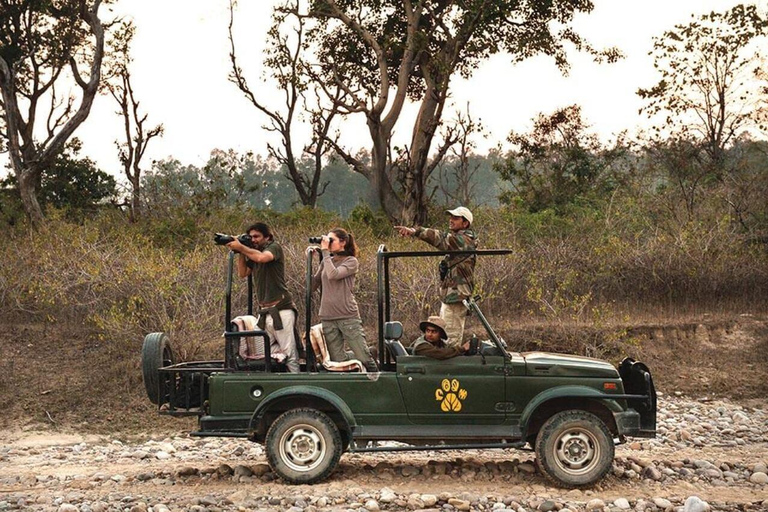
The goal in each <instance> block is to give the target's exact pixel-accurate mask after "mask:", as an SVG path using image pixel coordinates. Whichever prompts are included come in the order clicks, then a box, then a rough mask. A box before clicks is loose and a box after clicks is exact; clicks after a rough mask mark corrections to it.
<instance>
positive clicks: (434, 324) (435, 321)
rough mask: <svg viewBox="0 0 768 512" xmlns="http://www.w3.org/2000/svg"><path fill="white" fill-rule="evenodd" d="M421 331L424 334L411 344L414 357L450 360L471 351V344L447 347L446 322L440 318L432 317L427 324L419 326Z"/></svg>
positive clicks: (423, 323)
mask: <svg viewBox="0 0 768 512" xmlns="http://www.w3.org/2000/svg"><path fill="white" fill-rule="evenodd" d="M419 329H421V332H423V333H424V335H423V336H419V337H418V338H417V339H416V341H414V342H413V344H411V347H412V349H413V355H415V356H426V357H431V358H433V359H450V358H452V357H456V356H460V355H462V354H463V353H465V352H466V351H467V350H469V342H466V343H464V344H463V345H461V346H452V347H446V346H445V339H446V338H447V337H448V336H447V335H446V334H445V320H443V319H442V318H440V317H439V316H431V317H429V319H428V320H427V321H425V322H421V323H420V324H419Z"/></svg>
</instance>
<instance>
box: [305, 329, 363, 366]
mask: <svg viewBox="0 0 768 512" xmlns="http://www.w3.org/2000/svg"><path fill="white" fill-rule="evenodd" d="M309 341H310V343H312V350H313V351H314V352H315V357H317V360H318V361H319V362H320V364H322V365H323V368H325V369H326V370H328V371H329V372H361V373H366V370H365V366H364V365H363V363H362V361H360V360H359V359H347V360H346V361H331V356H330V355H329V354H328V347H327V346H326V344H325V336H324V335H323V325H322V324H317V325H313V326H312V327H311V328H310V329H309Z"/></svg>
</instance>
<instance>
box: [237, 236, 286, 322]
mask: <svg viewBox="0 0 768 512" xmlns="http://www.w3.org/2000/svg"><path fill="white" fill-rule="evenodd" d="M261 251H262V252H269V253H272V255H273V256H274V257H275V259H273V260H272V261H270V262H268V263H256V262H254V261H252V260H248V261H247V262H246V265H247V266H248V268H250V269H251V270H252V275H253V279H254V281H255V282H254V286H255V289H256V300H257V301H258V302H259V304H260V305H262V306H264V305H266V304H269V305H271V304H273V303H275V301H278V302H277V308H278V309H288V308H290V307H291V306H292V304H293V302H292V300H291V294H290V292H289V291H288V287H287V286H286V285H285V258H284V257H283V248H282V247H280V244H278V243H277V242H275V241H274V240H273V241H271V242H269V243H268V244H267V245H266V247H264V248H263V249H261Z"/></svg>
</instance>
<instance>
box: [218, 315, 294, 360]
mask: <svg viewBox="0 0 768 512" xmlns="http://www.w3.org/2000/svg"><path fill="white" fill-rule="evenodd" d="M258 321H259V319H258V317H255V316H253V315H241V316H238V317H235V318H233V319H232V322H231V324H230V332H232V333H235V332H243V333H244V332H259V331H260V329H259V326H258ZM234 343H236V350H234V363H235V368H237V369H239V370H254V371H264V370H266V350H265V344H266V343H269V344H270V347H269V356H270V360H271V363H272V364H271V365H270V366H271V370H272V371H273V372H285V371H287V367H286V366H285V360H286V355H285V354H284V353H283V352H282V351H281V350H280V346H279V345H278V344H277V343H274V342H273V341H272V340H271V339H270V338H269V336H268V335H267V334H266V333H264V334H263V335H261V336H258V335H254V336H241V337H239V338H238V339H236V340H234Z"/></svg>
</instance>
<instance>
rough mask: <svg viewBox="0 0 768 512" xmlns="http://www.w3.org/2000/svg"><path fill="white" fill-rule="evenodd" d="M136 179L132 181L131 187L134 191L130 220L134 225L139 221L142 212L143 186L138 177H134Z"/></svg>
mask: <svg viewBox="0 0 768 512" xmlns="http://www.w3.org/2000/svg"><path fill="white" fill-rule="evenodd" d="M134 176H135V179H133V180H131V187H132V188H133V191H132V193H131V210H130V215H129V220H130V221H131V222H132V223H133V222H136V221H137V220H138V219H139V211H140V210H141V189H140V188H139V187H140V186H141V184H140V183H139V177H138V175H137V174H136V175H134Z"/></svg>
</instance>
